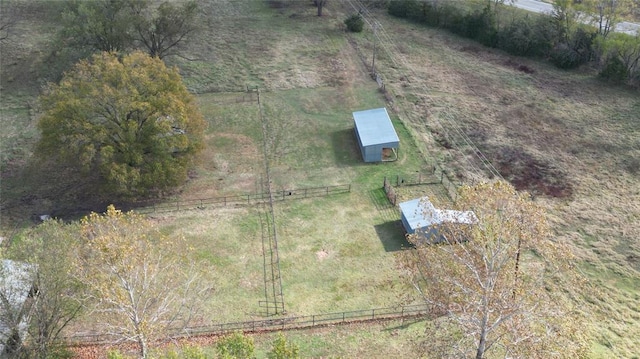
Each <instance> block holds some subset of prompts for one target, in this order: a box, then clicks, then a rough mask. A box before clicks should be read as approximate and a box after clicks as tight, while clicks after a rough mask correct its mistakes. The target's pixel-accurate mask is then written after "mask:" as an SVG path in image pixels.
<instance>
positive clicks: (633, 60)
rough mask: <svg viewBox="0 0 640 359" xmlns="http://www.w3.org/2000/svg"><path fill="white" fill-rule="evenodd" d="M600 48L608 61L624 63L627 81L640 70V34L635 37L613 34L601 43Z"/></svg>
mask: <svg viewBox="0 0 640 359" xmlns="http://www.w3.org/2000/svg"><path fill="white" fill-rule="evenodd" d="M599 47H600V51H601V52H602V55H603V56H604V57H605V58H606V59H612V58H615V59H617V61H619V62H621V63H622V65H623V67H624V69H625V73H626V78H627V79H629V78H630V77H631V76H632V75H633V74H634V73H636V72H638V71H639V70H640V33H639V34H636V35H635V36H631V35H627V34H622V33H614V34H611V35H610V36H609V37H607V38H606V39H602V40H601V41H600V42H599ZM614 61H615V60H614Z"/></svg>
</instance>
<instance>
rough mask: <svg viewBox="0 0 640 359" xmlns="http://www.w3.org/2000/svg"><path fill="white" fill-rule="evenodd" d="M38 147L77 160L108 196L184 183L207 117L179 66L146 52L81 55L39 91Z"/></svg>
mask: <svg viewBox="0 0 640 359" xmlns="http://www.w3.org/2000/svg"><path fill="white" fill-rule="evenodd" d="M41 104H42V109H43V112H44V113H43V116H42V117H41V118H40V121H39V123H38V127H39V129H40V131H41V133H42V138H41V140H40V142H39V144H38V151H39V153H40V154H43V155H45V156H52V155H55V156H56V158H58V159H59V160H62V161H64V162H66V163H72V164H75V165H78V166H79V167H80V168H81V169H82V170H83V173H85V174H87V175H91V176H94V178H95V177H97V179H98V180H99V181H100V183H101V184H102V188H103V189H104V190H105V191H106V193H107V194H110V195H118V196H123V197H129V198H135V197H140V196H146V195H149V194H151V193H154V192H157V191H164V190H168V189H170V188H172V187H175V186H178V185H180V184H181V183H182V182H183V181H185V180H186V178H187V171H188V169H189V167H190V165H191V164H192V161H193V159H194V156H195V155H196V153H197V152H198V150H199V149H200V148H201V143H202V136H203V131H204V128H205V122H204V120H203V117H202V115H201V114H200V112H199V110H198V108H197V106H196V103H195V100H194V97H193V96H192V95H191V94H190V93H189V92H188V91H187V89H186V87H185V86H184V84H183V83H182V79H181V77H180V75H179V73H178V70H177V69H175V68H167V67H166V66H165V64H164V63H163V62H162V61H161V60H160V59H157V58H152V57H150V56H148V55H147V54H144V53H142V52H134V53H132V54H130V55H126V56H124V57H120V56H119V55H117V54H114V53H107V52H103V53H100V54H97V55H94V56H93V57H92V58H91V59H90V60H83V61H81V62H80V63H78V64H77V65H76V66H75V68H74V69H73V70H72V71H70V72H69V73H67V74H66V75H65V76H64V78H63V79H62V80H61V81H60V83H59V84H57V85H51V86H49V88H48V89H47V91H46V93H45V94H44V95H43V96H42V97H41Z"/></svg>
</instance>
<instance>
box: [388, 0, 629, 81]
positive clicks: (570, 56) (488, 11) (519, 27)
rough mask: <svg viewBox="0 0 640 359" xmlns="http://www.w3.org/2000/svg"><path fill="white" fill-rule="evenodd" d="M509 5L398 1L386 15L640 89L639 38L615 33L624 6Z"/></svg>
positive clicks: (605, 2)
mask: <svg viewBox="0 0 640 359" xmlns="http://www.w3.org/2000/svg"><path fill="white" fill-rule="evenodd" d="M504 3H505V1H504V0H490V1H486V2H484V5H483V6H482V7H480V8H477V7H476V8H473V7H471V8H469V7H463V5H461V3H458V2H452V1H446V2H445V1H438V0H397V1H390V2H389V3H388V5H387V9H388V12H389V14H391V15H393V16H396V17H400V18H405V19H409V20H411V21H415V22H418V23H421V24H425V25H428V26H432V27H438V28H443V29H446V30H449V31H451V32H452V33H454V34H456V35H459V36H462V37H465V38H469V39H472V40H475V41H477V42H479V43H481V44H483V45H485V46H488V47H493V48H497V49H500V50H503V51H506V52H507V53H509V54H512V55H516V56H524V57H532V58H542V59H547V60H549V61H550V62H552V63H553V64H554V65H555V66H557V67H559V68H562V69H572V68H577V67H579V66H581V65H584V64H587V63H591V64H593V65H595V67H596V68H597V69H598V74H599V76H600V77H601V78H603V79H606V80H608V81H612V82H615V83H625V84H629V85H632V86H634V87H638V88H640V34H635V35H629V34H625V33H617V32H613V29H614V28H615V25H616V24H618V23H619V21H620V17H621V13H622V11H623V10H624V9H625V6H626V2H625V1H613V0H589V1H583V2H580V3H574V2H573V1H571V0H558V1H555V2H554V10H553V12H552V13H551V14H523V13H522V12H521V11H517V12H516V11H509V10H510V9H509V8H508V6H506V5H505V4H504ZM585 19H586V20H587V21H585Z"/></svg>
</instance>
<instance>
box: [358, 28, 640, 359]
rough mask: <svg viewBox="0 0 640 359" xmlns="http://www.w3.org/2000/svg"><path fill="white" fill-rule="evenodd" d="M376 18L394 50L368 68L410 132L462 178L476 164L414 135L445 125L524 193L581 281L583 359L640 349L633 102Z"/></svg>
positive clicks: (636, 111) (601, 87) (584, 80)
mask: <svg viewBox="0 0 640 359" xmlns="http://www.w3.org/2000/svg"><path fill="white" fill-rule="evenodd" d="M380 21H381V22H382V24H383V26H384V27H385V28H386V29H387V31H388V33H389V34H390V35H391V39H392V40H394V41H395V43H396V44H398V45H397V46H396V47H395V48H392V49H389V50H390V52H391V53H393V54H395V55H394V57H391V56H381V57H380V58H379V60H378V64H379V71H380V72H381V73H382V74H383V75H384V76H385V79H386V80H387V86H388V89H390V90H391V92H392V93H393V94H394V95H395V97H396V98H398V99H401V100H400V101H398V106H399V107H401V109H402V110H403V111H405V112H406V113H407V114H408V115H407V116H406V117H407V122H408V123H409V126H410V127H413V128H414V129H415V130H416V131H417V132H418V133H419V136H423V137H424V138H426V139H427V141H426V142H427V143H430V144H432V146H431V148H430V151H432V152H433V153H438V154H439V155H438V156H437V158H439V159H441V164H442V165H443V166H444V167H446V168H450V169H452V170H455V171H456V172H457V173H458V174H459V175H460V177H462V178H473V177H474V176H475V174H474V171H475V168H477V167H481V166H480V165H478V162H477V161H474V157H473V156H470V155H469V151H468V148H466V147H464V146H461V147H458V148H452V149H450V150H446V149H443V148H442V146H439V145H437V144H438V140H439V138H438V133H434V132H435V131H434V132H429V131H425V130H427V129H431V130H436V131H437V130H438V123H442V122H444V119H447V118H453V119H454V120H455V123H457V124H458V126H459V127H460V128H462V129H463V130H464V132H465V134H466V135H467V136H468V137H469V138H470V139H472V140H473V142H474V143H475V144H476V146H477V147H478V148H479V149H480V150H481V151H482V152H483V153H484V154H485V155H486V156H487V157H488V159H489V160H491V161H492V163H493V164H494V166H496V168H497V169H498V170H499V171H500V173H501V174H502V175H503V176H504V177H505V178H508V179H510V180H511V181H512V182H513V183H515V184H516V185H518V186H519V187H520V188H522V189H526V190H529V191H531V192H532V193H534V194H535V195H536V200H537V201H539V202H540V203H542V204H544V205H545V207H547V209H548V211H549V219H550V220H551V222H552V224H553V228H554V232H555V235H556V237H557V239H558V240H560V241H564V242H567V243H570V244H571V246H572V248H573V249H574V252H575V253H576V254H577V255H578V258H579V259H580V263H579V267H580V268H581V270H582V271H583V272H584V274H585V275H586V277H587V278H588V279H589V286H588V287H587V288H574V289H572V290H575V292H576V294H577V295H578V297H579V298H580V303H579V304H578V306H579V307H582V308H585V312H587V313H588V314H589V316H590V317H591V318H592V319H593V325H594V328H596V332H597V333H598V334H597V338H595V340H594V345H593V354H594V357H602V358H606V357H611V356H615V357H633V356H634V355H636V353H638V352H640V343H639V342H638V341H637V340H636V339H634V338H637V337H639V336H640V312H639V308H640V293H638V288H640V273H639V271H640V241H638V238H640V226H638V223H640V206H639V204H640V171H639V170H638V164H639V163H638V158H640V152H639V150H640V141H639V139H640V96H638V93H637V92H632V91H627V90H626V89H624V88H617V87H610V86H607V85H606V84H604V83H601V82H599V81H597V80H596V79H595V78H594V76H593V73H592V72H591V71H589V70H588V69H584V70H582V71H574V72H564V71H559V70H557V69H555V68H552V67H550V66H549V65H547V64H543V63H539V62H533V61H530V60H527V59H522V58H515V57H510V56H505V55H504V54H502V53H499V52H496V51H492V50H489V49H486V48H483V47H481V46H478V45H477V44H474V43H472V42H467V41H464V40H461V39H459V38H456V37H454V36H451V35H449V34H447V33H443V32H440V31H437V30H432V29H428V28H423V27H419V26H415V25H410V24H407V23H405V22H402V21H398V20H395V19H390V18H387V17H386V16H381V17H380ZM401 39H402V40H401ZM368 44H369V43H366V42H363V44H362V45H361V46H362V47H365V46H367V45H368ZM369 46H370V45H369ZM398 59H400V60H398ZM391 60H394V61H393V62H392V61H391ZM398 61H402V62H403V63H404V64H405V65H406V67H403V68H398V67H397V66H394V62H398ZM424 117H426V124H427V126H426V127H425V126H424V124H425V122H423V120H422V119H423V118H424Z"/></svg>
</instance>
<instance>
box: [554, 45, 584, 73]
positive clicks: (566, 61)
mask: <svg viewBox="0 0 640 359" xmlns="http://www.w3.org/2000/svg"><path fill="white" fill-rule="evenodd" d="M551 62H552V63H553V64H554V65H556V66H557V67H559V68H561V69H574V68H576V67H578V66H580V65H582V63H583V62H582V61H581V58H580V55H579V54H578V53H577V52H575V51H574V50H573V49H572V48H571V47H570V46H569V45H568V44H566V43H561V44H558V45H556V46H555V47H554V48H553V50H551Z"/></svg>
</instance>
